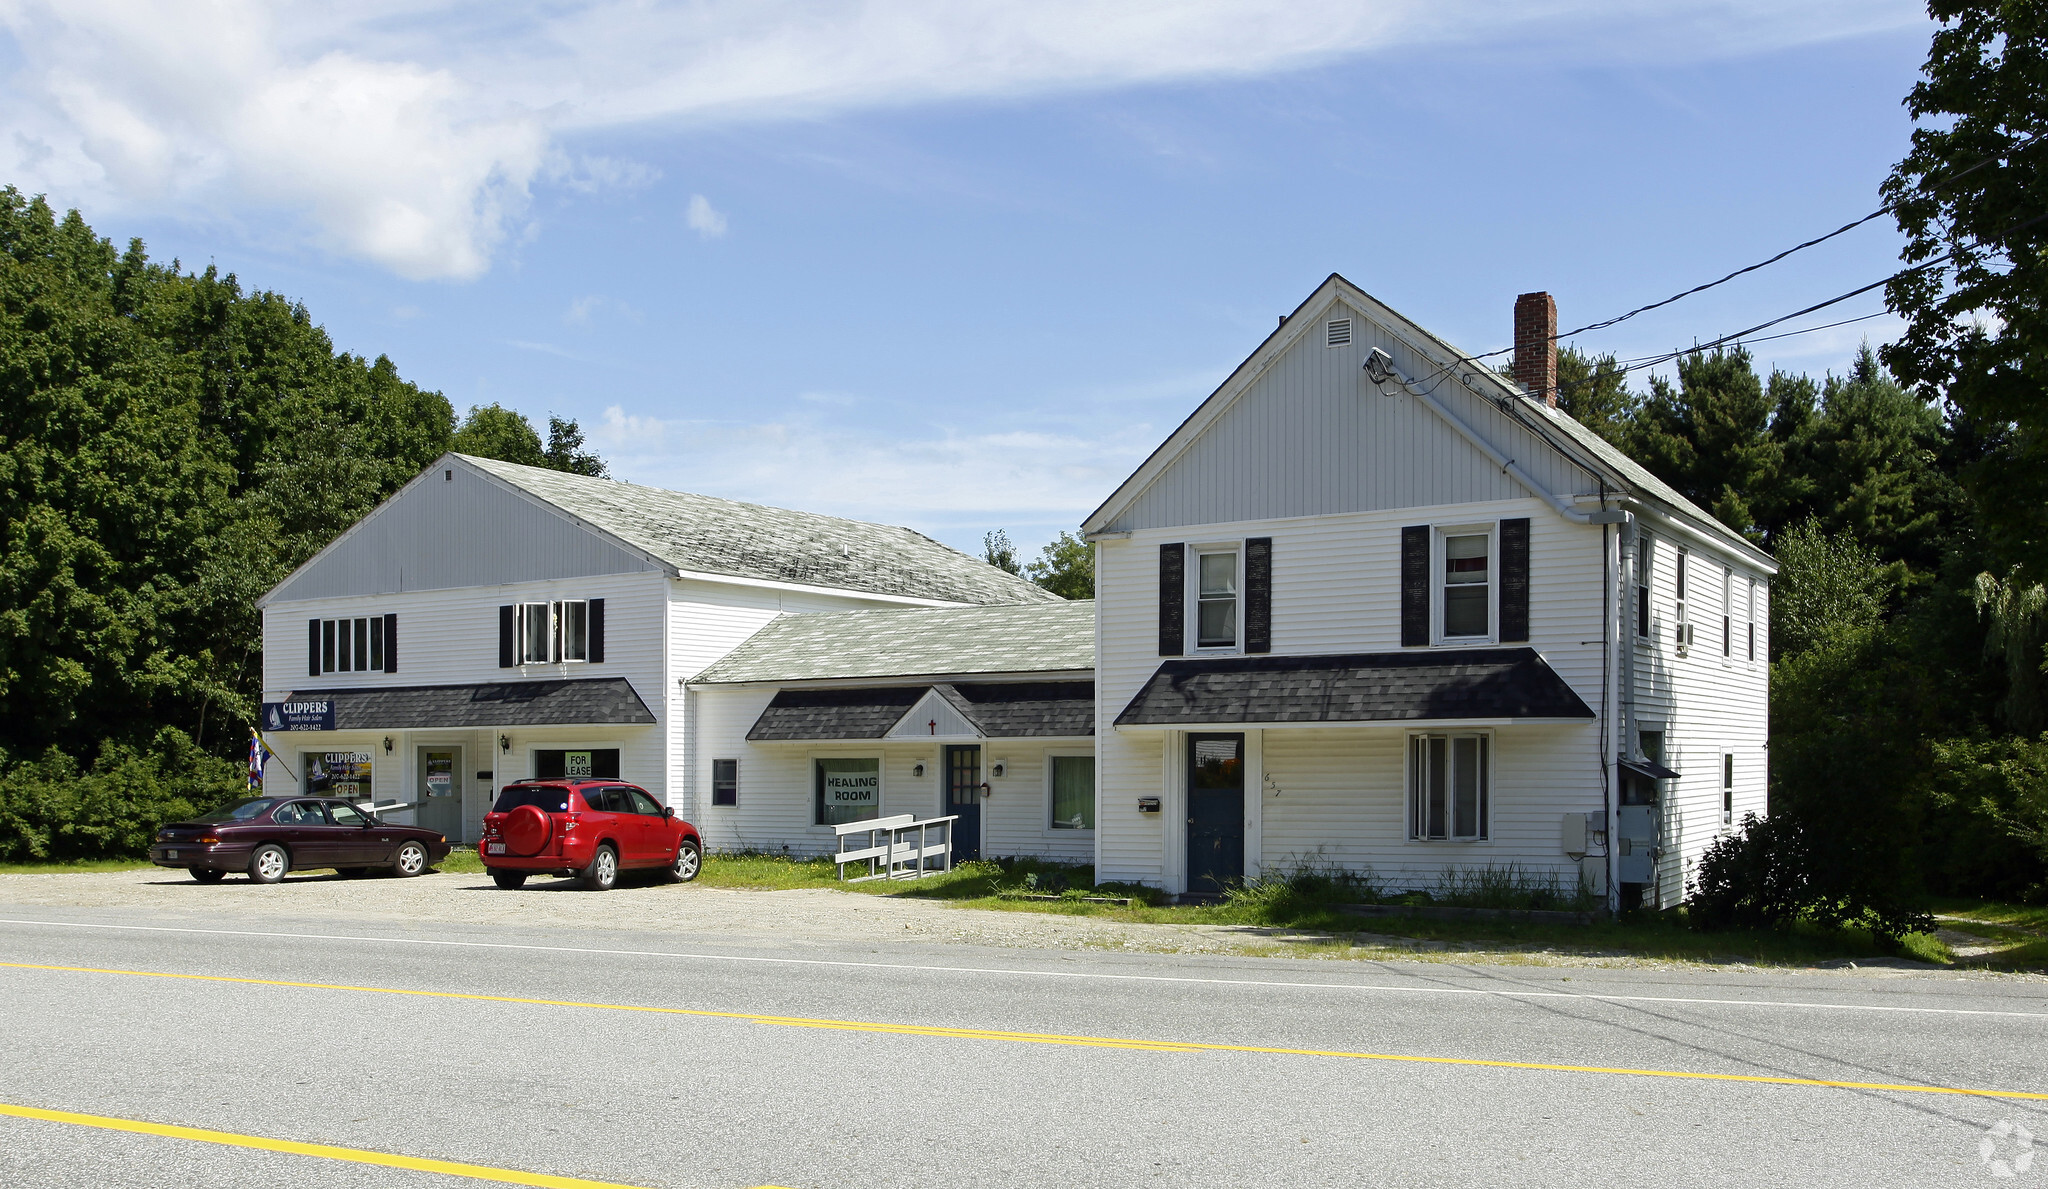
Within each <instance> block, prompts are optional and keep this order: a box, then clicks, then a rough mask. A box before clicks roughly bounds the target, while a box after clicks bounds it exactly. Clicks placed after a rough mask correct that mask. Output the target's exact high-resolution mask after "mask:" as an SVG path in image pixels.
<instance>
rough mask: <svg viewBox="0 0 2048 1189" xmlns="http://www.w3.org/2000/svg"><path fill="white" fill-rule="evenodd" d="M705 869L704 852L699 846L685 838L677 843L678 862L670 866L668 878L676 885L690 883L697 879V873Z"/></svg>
mask: <svg viewBox="0 0 2048 1189" xmlns="http://www.w3.org/2000/svg"><path fill="white" fill-rule="evenodd" d="M703 868H704V852H703V851H702V850H700V849H698V847H697V844H696V843H694V842H692V841H690V840H689V839H687V838H685V839H683V840H682V841H681V842H678V843H676V861H675V862H673V863H671V864H669V868H668V877H669V878H670V879H671V880H674V881H675V882H676V883H689V882H690V881H691V880H693V879H695V878H697V872H699V871H701V870H703Z"/></svg>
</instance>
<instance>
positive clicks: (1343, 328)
mask: <svg viewBox="0 0 2048 1189" xmlns="http://www.w3.org/2000/svg"><path fill="white" fill-rule="evenodd" d="M1329 330H1330V341H1329V345H1330V346H1332V347H1348V346H1350V345H1351V319H1349V318H1332V319H1330V327H1329Z"/></svg>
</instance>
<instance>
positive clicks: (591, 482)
mask: <svg viewBox="0 0 2048 1189" xmlns="http://www.w3.org/2000/svg"><path fill="white" fill-rule="evenodd" d="M460 457H461V458H462V459H463V460H464V461H466V462H468V463H471V464H472V465H474V466H476V467H478V468H479V469H481V470H484V471H486V472H489V473H490V474H492V475H495V476H497V477H498V478H500V479H503V480H504V481H506V482H507V483H510V484H512V485H514V486H515V487H518V488H520V489H521V490H523V491H525V492H527V493H528V494H530V495H533V496H536V497H538V498H539V499H541V500H544V501H546V502H547V503H549V504H552V505H554V506H555V507H557V508H560V509H561V510H563V511H564V512H567V513H569V514H570V515H572V516H575V517H577V518H579V519H581V520H583V521H586V522H588V523H589V524H591V525H592V526H594V527H596V528H599V529H601V530H603V531H605V532H607V533H610V534H611V535H612V536H614V537H617V538H619V539H620V540H622V541H625V542H626V543H627V544H629V545H632V546H634V547H636V548H638V549H641V550H643V551H645V552H646V553H648V554H651V555H652V556H654V557H656V558H659V559H661V560H662V561H664V562H667V563H668V564H669V565H671V566H674V567H675V568H676V569H678V570H692V571H696V572H698V573H704V574H729V575H732V576H734V577H740V578H760V579H766V580H769V581H773V582H795V583H802V584H805V585H809V586H826V587H833V588H836V589H840V590H858V591H866V592H869V593H872V594H890V595H906V596H909V597H912V598H920V599H936V600H940V601H943V602H954V603H980V604H996V603H1043V602H1048V601H1052V600H1055V599H1057V598H1058V597H1059V596H1057V595H1054V594H1051V593H1049V592H1047V591H1046V590H1044V589H1043V588H1041V587H1038V586H1036V585H1033V584H1032V583H1030V582H1027V581H1025V580H1024V579H1022V578H1019V577H1018V576H1016V575H1015V574H1010V573H1007V572H1005V571H1003V570H1000V569H998V568H996V567H995V566H992V565H989V564H988V563H987V562H985V561H982V560H980V559H979V558H974V557H969V556H968V555H966V554H964V553H962V552H960V551H959V550H957V549H952V548H948V547H947V546H945V545H941V544H939V543H938V542H937V541H934V540H932V539H931V538H930V537H927V536H925V535H924V534H923V533H919V532H913V531H912V530H910V529H907V528H897V527H894V526H891V525H886V524H870V523H868V522H867V521H864V520H847V519H844V518H842V517H838V516H823V515H820V514H818V513H816V512H795V511H791V510H789V509H787V508H770V507H767V506H765V505H762V504H748V503H742V502H740V501H738V500H725V499H719V498H717V497H715V496H708V495H693V494H691V493H689V492H685V491H668V490H665V489H663V488H659V487H642V486H640V485H638V484H635V483H621V482H618V481H616V480H612V479H593V478H590V477H588V476H584V475H571V474H566V473H564V472H562V471H553V470H547V469H544V468H541V467H528V466H519V465H517V464H515V463H509V462H498V461H495V460H493V459H488V458H476V457H472V456H470V455H467V454H465V455H461V456H460Z"/></svg>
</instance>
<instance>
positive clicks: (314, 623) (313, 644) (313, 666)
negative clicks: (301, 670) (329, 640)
mask: <svg viewBox="0 0 2048 1189" xmlns="http://www.w3.org/2000/svg"><path fill="white" fill-rule="evenodd" d="M306 631H307V636H308V641H307V644H306V676H308V677H318V676H320V621H319V620H317V619H309V620H307V621H306Z"/></svg>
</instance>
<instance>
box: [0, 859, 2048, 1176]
mask: <svg viewBox="0 0 2048 1189" xmlns="http://www.w3.org/2000/svg"><path fill="white" fill-rule="evenodd" d="M618 904H619V911H621V912H625V911H630V907H631V901H630V900H628V899H625V898H620V899H619V900H618ZM0 916H4V917H6V918H7V920H6V921H4V922H0V1007H4V1013H0V1185H5V1186H45V1185H48V1186H57V1185H64V1186H81V1185H89V1186H120V1187H127V1186H138V1187H139V1186H178V1187H180V1189H183V1187H185V1186H191V1185H207V1186H217V1187H221V1189H227V1187H233V1186H274V1185H277V1184H281V1183H286V1182H289V1183H291V1184H292V1185H294V1186H307V1187H320V1186H377V1187H392V1186H402V1187H412V1186H439V1185H448V1186H458V1185H459V1186H471V1187H474V1186H476V1185H479V1184H484V1183H489V1182H488V1181H486V1180H479V1179H475V1178H474V1177H461V1176H454V1175H447V1174H445V1173H440V1172H427V1171H418V1170H417V1168H416V1166H415V1167H396V1168H395V1167H390V1166H388V1162H387V1164H376V1163H365V1161H366V1160H370V1159H374V1158H376V1156H377V1155H378V1154H384V1155H386V1156H395V1157H397V1158H400V1161H401V1162H404V1161H414V1162H417V1161H420V1160H442V1161H457V1162H467V1163H470V1164H474V1165H478V1166H486V1169H487V1170H489V1169H495V1170H501V1171H500V1173H497V1174H489V1175H496V1176H497V1177H498V1183H507V1184H532V1185H543V1184H557V1185H569V1184H575V1183H577V1182H575V1181H551V1180H548V1179H547V1178H548V1177H563V1178H581V1179H583V1181H584V1182H602V1183H607V1184H622V1185H640V1186H751V1185H764V1184H765V1185H781V1186H805V1187H811V1186H817V1187H826V1186H847V1187H853V1186H860V1187H863V1189H866V1187H870V1186H895V1185H903V1186H910V1185H917V1186H934V1185H946V1184H963V1185H1031V1186H1037V1185H1046V1186H1051V1185H1060V1186H1075V1185H1079V1186H1092V1185H1115V1186H1125V1185H1148V1186H1149V1185H1159V1186H1174V1185H1202V1186H1213V1185H1290V1186H1292V1185H1305V1186H1306V1185H1317V1186H1319V1185H1343V1186H1352V1185H1376V1186H1377V1185H1489V1186H1491V1185H1503V1186H1520V1185H1530V1186H1558V1185H1576V1184H1588V1183H1599V1182H1612V1183H1619V1184H1628V1185H1637V1184H1641V1185H1657V1186H1682V1185H1776V1184H1797V1185H1800V1186H1802V1187H1815V1189H1818V1187H1821V1186H1834V1185H1842V1186H1852V1185H1853V1186H1858V1187H1863V1186H1875V1185H1913V1186H1921V1185H1967V1184H1993V1183H2006V1184H2014V1185H2025V1184H2028V1183H2037V1184H2044V1185H2048V1060H2044V1058H2048V982H2044V981H2041V980H2021V979H1982V978H1980V979H1963V978H1956V977H1950V976H1920V975H1916V976H1901V977H1892V978H1878V977H1871V976H1867V975H1855V974H1810V973H1809V974H1785V975H1758V974H1734V973H1716V972H1707V973H1701V972H1696V971H1655V970H1651V971H1645V970H1632V971H1603V970H1586V969H1571V970H1560V969H1554V968H1553V969H1544V968H1524V967H1469V966H1448V965H1441V964H1430V963H1401V964H1372V963H1356V962H1318V961H1302V960H1293V961H1289V960H1275V959H1250V958H1223V957H1187V956H1162V955H1145V954H1117V953H1105V954H1093V953H1078V954H1077V953H1071V952H1051V951H1020V950H1014V949H1006V950H997V949H981V948H976V947H970V946H959V945H952V946H948V945H935V944H930V943H916V944H906V945H904V946H902V947H894V946H885V945H878V944H872V943H864V944H860V945H848V946H841V945H833V944H819V943H792V942H788V941H784V940H778V939H776V938H771V937H762V938H753V939H748V938H740V939H735V938H732V937H719V938H717V939H715V940H703V941H701V942H700V941H697V940H693V939H692V938H691V937H689V936H686V935H680V934H665V933H649V932H647V931H644V930H626V929H620V930H613V931H600V930H589V929H584V930H573V931H572V930H562V929H523V928H519V927H511V926H504V925H455V924H447V923H434V924H422V925H418V926H413V927H408V926H405V925H402V924H393V923H389V922H362V921H354V920H350V919H347V918H344V917H327V918H316V919H292V918H278V917H268V918H265V919H263V920H261V921H252V920H250V919H249V918H246V917H242V918H237V917H232V916H225V915H215V916H209V915H200V914H191V913H170V912H139V911H135V910H126V911H119V912H114V911H107V910H85V909H73V910H66V909H61V908H50V907H25V906H13V905H9V906H0ZM58 968H65V969H58ZM174 976H183V977H174ZM234 980H248V981H234ZM1597 996H1607V998H1599V997H1597ZM648 1008H657V1009H663V1010H658V1011H649V1010H636V1009H648ZM1202 1046H1211V1047H1202ZM1224 1046H1235V1047H1224ZM1392 1058H1429V1059H1431V1060H1408V1059H1399V1060H1397V1059H1392ZM1481 1062H1508V1063H1517V1064H1510V1065H1488V1064H1480V1063H1481ZM1531 1065H1536V1066H1550V1067H1554V1068H1529V1067H1527V1066H1531ZM1627 1071H1647V1072H1627ZM1663 1075H1671V1076H1663ZM1714 1075H1733V1076H1734V1078H1736V1079H1741V1078H1759V1077H1761V1078H1782V1079H1792V1081H1790V1082H1762V1081H1748V1080H1730V1079H1729V1078H1727V1077H1722V1076H1714ZM1816 1082H1849V1083H1861V1084H1865V1085H1878V1086H1889V1087H1898V1088H1891V1089H1871V1088H1857V1087H1850V1086H1839V1085H1821V1084H1812V1083H1816ZM1944 1089H1970V1090H1988V1091H2006V1092H2017V1093H2020V1094H2025V1095H2032V1097H2003V1098H2001V1097H1984V1096H1973V1095H1964V1094H1955V1093H1946V1092H1940V1091H1941V1090H1944ZM21 1108H30V1109H36V1110H42V1111H52V1112H66V1113H67V1114H66V1115H65V1116H63V1117H61V1118H60V1119H59V1120H56V1121H53V1120H52V1119H49V1118H40V1117H39V1118H23V1117H20V1115H19V1113H18V1112H19V1110H20V1109H21ZM10 1112H14V1113H10ZM75 1116H86V1117H85V1118H79V1117H75ZM121 1121H130V1122H132V1123H139V1124H141V1125H145V1126H152V1127H159V1128H160V1127H162V1126H165V1125H170V1126H183V1127H191V1128H204V1129H210V1130H211V1131H214V1132H218V1133H223V1134H222V1135H216V1136H213V1137H211V1138H203V1139H195V1138H182V1137H175V1136H167V1135H163V1134H151V1133H136V1132H133V1131H121V1130H110V1128H111V1127H114V1126H118V1125H119V1124H120V1123H121ZM2001 1123H2005V1124H2009V1125H2011V1127H2010V1128H2008V1130H2007V1131H2006V1132H2005V1133H2004V1134H2000V1135H1991V1136H1987V1132H1988V1131H1989V1130H1990V1129H1992V1128H1994V1127H1996V1126H1997V1125H1999V1124H2001ZM2013 1128H2024V1129H2026V1131H2028V1132H2030V1133H2031V1134H2034V1135H2038V1136H2040V1137H2041V1139H2040V1140H2039V1149H2038V1160H2037V1162H2035V1163H2033V1164H2032V1166H2031V1167H2027V1166H2026V1162H2025V1160H2024V1158H2023V1157H2024V1146H2023V1144H2022V1142H2021V1140H2020V1137H2019V1134H2018V1132H2017V1130H2013ZM238 1137H241V1138H238ZM1987 1138H1989V1139H1990V1140H1991V1141H1992V1148H1991V1151H1990V1156H1989V1159H1990V1160H2003V1161H2004V1162H2005V1164H2006V1167H2007V1168H2008V1169H2010V1170H2013V1171H2014V1175H2013V1176H2011V1177H2008V1178H2000V1177H1996V1176H1994V1172H1995V1171H1996V1170H1995V1168H1994V1167H1993V1166H1992V1165H1991V1164H1989V1163H1987V1158H1986V1156H1985V1155H1984V1154H1983V1151H1982V1148H1981V1145H1982V1144H1983V1143H1984V1141H1985V1140H1986V1139H1987ZM223 1141H224V1142H223ZM268 1141H294V1142H299V1143H310V1144H323V1145H333V1146H335V1147H336V1148H337V1149H340V1150H341V1151H339V1152H324V1153H321V1154H313V1155H307V1154H296V1153H288V1152H277V1151H270V1150H264V1149H262V1148H260V1147H248V1146H242V1145H244V1144H246V1143H250V1142H254V1143H259V1144H260V1143H263V1142H268Z"/></svg>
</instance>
